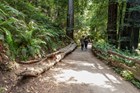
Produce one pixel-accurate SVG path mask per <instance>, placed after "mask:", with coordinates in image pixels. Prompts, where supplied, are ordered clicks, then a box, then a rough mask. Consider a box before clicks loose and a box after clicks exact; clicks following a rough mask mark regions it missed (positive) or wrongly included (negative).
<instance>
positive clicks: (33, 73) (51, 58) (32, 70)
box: [17, 43, 77, 77]
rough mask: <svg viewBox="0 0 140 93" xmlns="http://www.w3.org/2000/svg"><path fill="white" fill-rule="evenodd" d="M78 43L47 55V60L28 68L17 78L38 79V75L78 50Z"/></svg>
mask: <svg viewBox="0 0 140 93" xmlns="http://www.w3.org/2000/svg"><path fill="white" fill-rule="evenodd" d="M76 47H77V45H76V43H71V44H70V45H68V46H67V47H65V48H63V49H61V50H59V51H58V52H54V53H52V54H49V55H47V57H46V58H44V59H42V60H41V62H40V63H39V64H38V65H37V66H36V67H28V68H26V69H25V70H23V71H22V72H20V73H18V74H17V76H23V77H37V76H38V75H40V74H42V73H44V72H45V71H47V70H49V69H50V68H51V67H52V66H54V65H55V64H57V63H58V62H60V61H61V60H62V59H63V58H64V57H65V56H66V55H67V54H69V53H71V52H72V51H74V50H75V49H76Z"/></svg>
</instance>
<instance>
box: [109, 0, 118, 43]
mask: <svg viewBox="0 0 140 93" xmlns="http://www.w3.org/2000/svg"><path fill="white" fill-rule="evenodd" d="M117 10H118V2H117V1H114V0H109V4H108V24H107V33H108V41H109V43H110V44H112V45H116V44H117Z"/></svg>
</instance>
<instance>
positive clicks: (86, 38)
mask: <svg viewBox="0 0 140 93" xmlns="http://www.w3.org/2000/svg"><path fill="white" fill-rule="evenodd" d="M88 43H89V38H88V37H85V39H84V46H85V49H87V47H88Z"/></svg>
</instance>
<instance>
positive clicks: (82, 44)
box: [80, 36, 85, 50]
mask: <svg viewBox="0 0 140 93" xmlns="http://www.w3.org/2000/svg"><path fill="white" fill-rule="evenodd" d="M84 40H85V36H82V38H81V39H80V43H81V50H83V49H84V45H85V43H84Z"/></svg>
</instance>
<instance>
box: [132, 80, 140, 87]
mask: <svg viewBox="0 0 140 93" xmlns="http://www.w3.org/2000/svg"><path fill="white" fill-rule="evenodd" d="M131 82H132V84H134V85H135V86H136V87H137V88H139V89H140V81H138V80H136V79H134V80H132V81H131Z"/></svg>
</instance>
